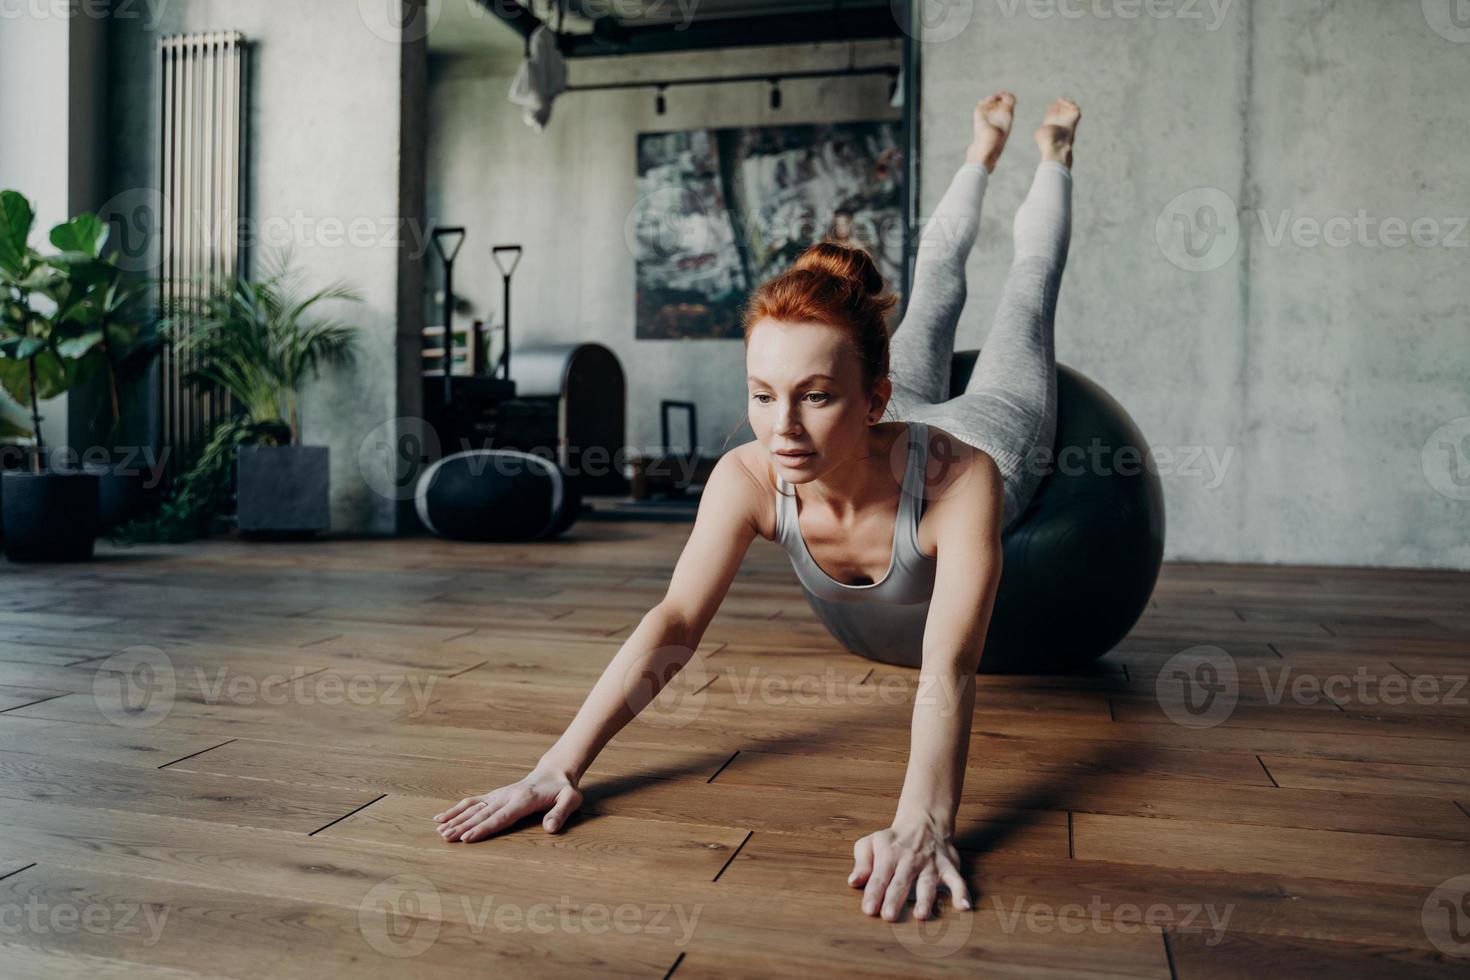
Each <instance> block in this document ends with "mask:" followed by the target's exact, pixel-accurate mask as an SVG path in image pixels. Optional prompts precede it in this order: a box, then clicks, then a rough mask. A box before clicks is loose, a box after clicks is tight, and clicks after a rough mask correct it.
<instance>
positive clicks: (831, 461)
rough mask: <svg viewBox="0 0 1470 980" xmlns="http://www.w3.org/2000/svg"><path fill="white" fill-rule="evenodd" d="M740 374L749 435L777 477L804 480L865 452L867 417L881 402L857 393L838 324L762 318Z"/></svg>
mask: <svg viewBox="0 0 1470 980" xmlns="http://www.w3.org/2000/svg"><path fill="white" fill-rule="evenodd" d="M745 373H746V379H745V384H746V389H747V393H748V395H749V402H748V411H749V417H750V428H751V431H753V432H754V433H755V437H756V439H757V440H758V441H759V442H760V444H761V445H762V446H763V447H765V450H766V452H767V453H768V454H770V457H771V460H772V462H773V463H774V465H775V467H776V472H777V473H778V474H780V475H781V477H782V479H784V480H787V481H788V482H791V483H806V482H808V481H810V480H812V479H815V478H817V477H819V476H821V475H822V474H824V473H827V472H829V471H830V470H831V469H832V468H833V467H835V466H839V465H841V464H843V463H845V462H847V461H849V460H851V459H852V458H853V457H854V456H858V455H863V454H864V453H866V451H867V438H868V416H869V413H870V412H871V413H874V415H875V416H876V414H877V413H878V412H880V411H881V410H882V407H883V403H886V397H885V398H884V399H883V401H882V402H880V401H878V400H877V398H876V397H870V396H869V394H868V393H867V392H865V391H864V390H863V377H862V362H861V361H860V360H859V358H858V356H857V355H856V354H855V353H853V351H852V350H851V348H850V347H848V345H847V343H846V342H845V338H844V336H843V334H842V332H841V330H840V329H838V328H837V327H832V326H829V325H827V324H823V323H786V322H784V321H780V320H773V319H765V320H761V321H760V322H759V323H757V324H756V325H755V327H753V328H752V329H751V332H750V340H749V343H748V344H747V345H746V350H745ZM880 391H881V389H880ZM787 450H794V451H797V452H800V453H803V454H804V455H783V452H784V451H787Z"/></svg>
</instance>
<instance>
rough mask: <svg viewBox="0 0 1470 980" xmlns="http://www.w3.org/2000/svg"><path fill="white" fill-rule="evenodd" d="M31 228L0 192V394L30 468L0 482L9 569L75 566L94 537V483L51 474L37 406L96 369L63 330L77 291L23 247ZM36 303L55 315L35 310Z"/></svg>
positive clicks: (27, 215)
mask: <svg viewBox="0 0 1470 980" xmlns="http://www.w3.org/2000/svg"><path fill="white" fill-rule="evenodd" d="M34 222H35V212H34V211H32V210H31V206H30V202H28V201H27V200H26V199H25V197H24V196H22V195H21V194H20V193H18V192H16V191H13V190H5V191H0V303H3V311H0V386H3V387H4V388H5V390H6V391H7V392H8V393H9V394H10V395H11V397H13V398H14V399H15V400H16V401H18V402H20V403H21V405H23V406H25V407H26V408H27V409H29V411H30V417H31V432H32V439H31V445H30V453H29V455H30V460H29V466H28V467H26V468H25V469H19V470H10V471H6V472H4V473H3V474H0V522H3V527H4V550H5V555H6V557H8V558H10V559H11V560H13V561H81V560H84V559H87V558H90V557H91V556H92V548H93V545H94V543H95V541H96V537H97V521H98V500H99V497H98V495H99V480H98V478H97V475H96V474H95V473H86V472H66V471H61V470H56V469H53V468H51V467H50V465H49V460H48V459H47V454H46V444H45V439H44V436H43V435H42V431H41V413H40V408H39V402H41V401H42V400H44V399H47V398H54V397H56V396H57V395H60V394H63V393H64V392H66V391H67V390H69V389H70V388H71V386H72V385H73V384H75V383H76V382H77V381H79V380H81V379H82V378H84V377H85V376H86V375H87V374H88V373H89V371H90V370H91V369H92V368H93V367H95V361H94V360H88V359H87V358H85V357H78V356H77V354H78V353H80V352H82V351H79V349H78V346H77V344H76V343H75V342H74V338H72V337H71V336H69V331H68V329H67V327H66V324H67V323H68V317H69V315H70V312H71V311H72V309H73V308H74V305H75V304H76V303H77V302H79V299H80V295H79V293H78V289H79V288H80V287H78V286H77V285H76V284H74V283H68V282H66V281H65V280H66V277H65V276H63V275H62V274H60V273H58V272H57V271H56V269H55V268H53V267H52V266H50V265H48V264H47V263H46V262H45V261H44V260H43V259H42V257H41V256H40V254H38V253H37V252H36V251H35V250H34V249H32V248H31V247H30V244H29V239H30V233H31V226H32V224H33V223H34ZM37 298H46V299H49V300H50V301H51V306H52V307H54V308H53V309H51V310H50V311H49V312H48V311H43V310H42V309H39V308H37V306H36V305H35V302H36V300H37Z"/></svg>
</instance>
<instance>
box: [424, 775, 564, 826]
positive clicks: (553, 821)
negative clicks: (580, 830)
mask: <svg viewBox="0 0 1470 980" xmlns="http://www.w3.org/2000/svg"><path fill="white" fill-rule="evenodd" d="M581 805H582V793H581V791H579V790H578V789H577V787H576V785H575V784H574V783H573V782H572V781H571V780H570V779H569V778H567V776H566V774H564V773H558V772H552V771H547V770H542V769H535V770H533V771H532V772H531V773H529V774H528V775H527V776H526V777H525V778H523V779H521V780H520V781H519V782H515V783H511V784H510V785H509V786H502V787H500V788H499V789H494V790H491V791H490V792H488V793H486V794H484V795H483V796H467V797H465V798H464V799H462V800H460V801H459V802H458V803H456V804H455V805H454V806H452V807H450V808H449V809H448V810H445V811H444V812H443V813H436V814H435V815H434V819H435V820H436V821H438V822H439V823H440V824H441V826H440V827H439V835H440V836H441V837H443V838H444V839H445V840H449V841H466V842H473V841H477V840H481V839H482V838H485V837H489V836H490V835H491V834H496V833H499V832H500V831H502V830H504V829H505V828H506V827H509V826H511V825H513V824H514V823H515V822H516V821H518V820H520V819H521V818H522V817H526V816H529V815H530V814H532V813H540V812H541V811H542V810H547V811H548V812H547V814H546V816H545V817H544V818H543V819H542V821H541V826H542V827H544V828H545V829H546V831H547V832H548V833H555V832H556V831H558V830H560V829H561V828H562V827H563V826H564V825H565V824H566V822H567V817H569V816H571V815H572V813H573V812H574V811H575V810H576V809H577V807H579V806H581Z"/></svg>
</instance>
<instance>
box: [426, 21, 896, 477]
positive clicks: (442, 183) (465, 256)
mask: <svg viewBox="0 0 1470 980" xmlns="http://www.w3.org/2000/svg"><path fill="white" fill-rule="evenodd" d="M849 56H850V49H849V47H848V46H847V45H845V44H843V45H822V46H808V47H795V46H793V47H784V48H744V49H736V50H731V51H713V52H700V53H697V54H665V55H643V56H636V57H623V58H597V59H578V60H575V61H573V62H572V63H571V67H570V74H571V78H572V81H573V82H575V83H577V84H594V83H597V82H604V81H631V80H636V79H648V78H658V79H664V78H680V77H684V78H688V77H694V76H704V75H718V74H729V75H735V74H746V73H756V72H763V71H768V70H775V69H780V68H784V69H787V70H794V69H808V70H810V69H817V68H831V67H835V68H842V67H845V66H846V65H847V64H848V60H849ZM851 56H852V57H854V58H855V59H856V63H857V64H858V65H888V64H898V62H899V60H900V50H899V47H898V45H897V43H896V42H895V43H892V44H890V43H889V42H886V41H881V42H864V43H861V44H858V45H856V47H855V48H853V49H851ZM517 57H518V53H517ZM515 68H516V61H515V60H511V61H505V60H499V59H492V58H466V57H449V58H445V57H435V58H432V59H431V61H430V83H429V157H428V163H429V204H428V213H429V217H430V220H431V222H438V223H442V224H445V225H464V226H466V228H467V229H468V234H467V237H466V240H465V245H464V249H463V251H462V252H461V253H460V256H459V260H458V262H457V263H456V265H455V272H454V288H455V293H456V294H457V295H462V296H464V297H465V298H466V299H468V301H469V302H470V304H472V307H473V313H471V314H468V316H469V317H475V318H481V319H484V320H486V321H487V322H491V321H497V322H498V319H499V311H500V307H501V291H502V286H501V279H500V274H499V273H498V272H497V271H496V270H495V266H494V264H493V262H492V261H491V258H490V248H491V246H492V245H496V244H500V243H504V242H517V243H520V244H522V245H524V246H525V248H526V251H525V254H524V255H523V257H522V259H521V263H520V266H519V267H518V268H517V270H516V273H515V277H514V279H513V285H512V295H511V332H512V350H511V363H512V366H514V363H515V348H517V347H519V346H521V345H522V344H526V343H537V342H563V341H569V340H586V341H595V342H597V343H600V344H604V345H606V346H607V347H608V348H610V349H611V350H613V351H614V352H615V353H616V354H617V356H618V359H619V360H620V361H621V362H622V365H623V370H624V372H625V374H626V376H627V379H628V387H629V392H628V433H627V439H628V443H627V444H628V445H629V446H630V447H632V448H633V449H634V450H637V451H645V450H652V449H654V448H656V447H657V446H658V445H659V441H660V436H659V418H658V406H659V401H660V400H661V399H664V398H672V399H680V400H689V401H694V402H696V403H697V404H698V406H699V423H700V426H699V428H700V431H699V434H698V435H699V441H700V444H701V446H702V448H703V450H704V451H705V452H706V453H708V454H713V455H717V454H718V453H719V452H721V451H722V450H723V449H726V448H730V447H733V446H737V445H739V444H740V443H742V442H746V441H748V440H749V439H750V438H751V434H750V429H749V426H748V425H744V424H743V422H744V419H745V381H744V378H745V370H744V368H745V351H744V346H743V344H742V343H741V342H740V341H739V340H634V337H633V331H634V260H633V255H632V253H631V252H630V251H629V249H628V247H627V245H626V244H625V238H624V227H625V223H626V219H627V217H628V215H629V212H630V211H631V210H632V209H633V207H634V204H635V201H636V194H635V188H636V181H637V160H636V153H635V149H636V146H637V143H636V138H637V134H638V133H640V132H658V131H667V130H680V129H695V128H699V127H720V126H767V125H779V124H782V123H792V124H795V123H813V122H835V121H841V120H863V119H892V120H896V119H898V118H899V117H900V115H901V113H900V110H897V109H893V108H891V107H890V106H889V104H888V80H887V78H885V77H883V76H881V75H879V76H873V77H868V76H857V77H854V78H833V79H814V80H797V81H790V82H786V83H783V84H782V86H781V89H782V108H781V109H779V110H772V109H771V108H770V105H769V101H768V93H769V89H770V86H769V85H768V84H767V83H765V82H757V83H750V84H746V83H738V84H726V85H713V86H699V87H695V86H689V87H683V88H674V89H670V90H669V93H668V112H667V113H666V114H665V115H662V116H660V115H658V114H657V113H656V111H655V106H654V94H655V93H654V90H653V89H632V90H626V91H611V92H608V91H601V92H574V93H566V94H564V95H563V96H561V97H560V98H558V99H557V101H556V102H555V104H554V105H553V107H552V114H551V120H550V124H549V125H548V126H547V128H546V130H545V131H543V132H539V133H538V132H537V131H536V130H534V129H532V128H531V127H529V126H527V125H526V124H525V123H524V122H522V120H521V110H520V108H519V107H517V106H514V105H512V104H511V103H510V102H509V101H507V99H506V94H507V93H508V92H509V91H510V83H511V78H512V76H513V75H514V73H515ZM430 268H431V275H432V277H433V280H432V281H433V282H434V283H436V284H437V283H438V279H439V264H438V262H437V261H435V262H433V263H432V264H431V267H430ZM434 288H436V289H437V288H439V287H438V286H437V285H435V287H434ZM438 319H439V317H438V315H437V314H436V315H435V316H434V320H435V322H437V320H438ZM512 373H514V371H512ZM682 424H683V423H682V416H676V418H675V433H676V434H677V435H673V436H671V438H677V439H678V441H679V443H680V444H681V445H682V443H683V437H682V435H681V433H682V431H683V429H682ZM737 428H738V430H739V431H735V432H734V433H733V435H732V430H736V429H737Z"/></svg>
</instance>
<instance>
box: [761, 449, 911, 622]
mask: <svg viewBox="0 0 1470 980" xmlns="http://www.w3.org/2000/svg"><path fill="white" fill-rule="evenodd" d="M908 439H909V444H908V463H907V467H906V469H905V470H904V477H903V484H902V490H901V491H900V495H899V502H898V518H897V520H896V521H895V522H894V526H893V548H892V555H891V557H890V559H889V565H888V573H887V574H886V575H884V576H883V578H881V579H879V580H878V581H877V582H874V583H872V584H870V585H847V584H845V583H842V582H839V581H837V580H836V579H834V578H833V577H832V576H830V575H828V574H827V573H826V572H824V571H822V568H821V566H819V565H818V564H817V562H816V560H815V559H814V558H812V554H811V552H810V551H809V550H807V546H806V541H805V540H804V539H803V538H802V536H801V525H800V523H799V522H798V521H797V517H796V497H795V496H794V493H795V491H794V490H793V489H792V486H791V484H790V483H787V482H786V481H785V480H783V479H781V477H780V476H777V477H776V487H777V489H778V491H779V492H778V493H777V495H776V540H777V541H779V542H780V543H781V545H782V546H783V547H784V548H785V549H786V553H787V554H788V555H790V556H791V564H792V567H793V568H795V569H796V576H797V578H798V579H799V580H800V581H801V584H802V587H803V588H804V589H805V590H806V592H807V593H808V595H809V597H810V598H815V599H820V600H823V601H824V602H829V603H885V604H898V605H913V604H916V603H927V602H928V601H929V598H930V596H932V595H933V594H934V572H935V568H936V566H937V564H938V562H937V561H936V560H935V559H933V558H931V557H929V556H928V555H926V554H924V553H923V552H922V551H920V550H919V518H920V517H921V516H922V508H923V501H924V469H925V464H926V461H927V458H928V452H929V427H928V426H927V425H926V424H925V423H923V422H909V423H908ZM818 612H821V610H820V609H818ZM823 618H824V619H825V618H826V617H823ZM828 625H829V626H830V625H831V623H830V622H829V623H828ZM840 638H841V637H839V639H840Z"/></svg>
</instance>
